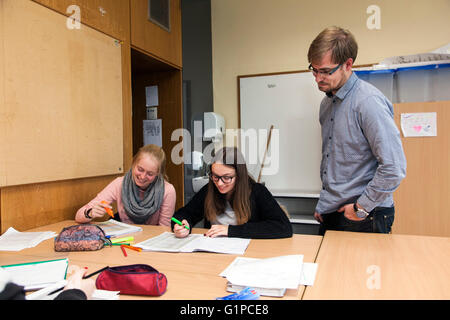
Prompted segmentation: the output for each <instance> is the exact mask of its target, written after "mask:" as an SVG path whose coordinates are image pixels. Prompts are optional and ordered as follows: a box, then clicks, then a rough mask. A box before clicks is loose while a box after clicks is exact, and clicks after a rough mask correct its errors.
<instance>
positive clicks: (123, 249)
mask: <svg viewBox="0 0 450 320" xmlns="http://www.w3.org/2000/svg"><path fill="white" fill-rule="evenodd" d="M120 249H122V253H123V255H124V256H125V257H126V256H127V250H125V247H124V246H123V245H121V246H120Z"/></svg>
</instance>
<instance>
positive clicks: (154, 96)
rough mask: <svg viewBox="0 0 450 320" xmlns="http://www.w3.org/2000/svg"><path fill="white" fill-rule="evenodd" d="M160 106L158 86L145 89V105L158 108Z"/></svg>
mask: <svg viewBox="0 0 450 320" xmlns="http://www.w3.org/2000/svg"><path fill="white" fill-rule="evenodd" d="M158 104H159V102H158V86H148V87H145V105H146V106H147V107H156V106H158Z"/></svg>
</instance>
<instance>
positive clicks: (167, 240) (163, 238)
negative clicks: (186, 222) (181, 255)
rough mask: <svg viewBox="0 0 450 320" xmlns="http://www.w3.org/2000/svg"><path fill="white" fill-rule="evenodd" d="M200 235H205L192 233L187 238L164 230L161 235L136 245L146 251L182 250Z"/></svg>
mask: <svg viewBox="0 0 450 320" xmlns="http://www.w3.org/2000/svg"><path fill="white" fill-rule="evenodd" d="M199 237H203V235H200V234H190V235H189V236H187V237H186V238H177V237H175V235H174V234H173V233H171V232H164V233H162V234H160V235H159V236H156V237H153V238H150V239H148V240H145V241H143V242H140V243H137V244H136V245H135V247H139V248H142V250H146V251H166V252H180V251H181V249H182V248H183V247H187V246H189V245H190V244H191V243H192V242H195V241H196V240H197V239H198V238H199ZM194 247H195V246H194ZM183 252H192V251H183Z"/></svg>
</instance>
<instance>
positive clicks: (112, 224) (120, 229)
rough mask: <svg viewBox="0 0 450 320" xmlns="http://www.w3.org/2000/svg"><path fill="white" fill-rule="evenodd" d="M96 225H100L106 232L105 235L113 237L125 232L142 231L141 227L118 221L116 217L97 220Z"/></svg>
mask: <svg viewBox="0 0 450 320" xmlns="http://www.w3.org/2000/svg"><path fill="white" fill-rule="evenodd" d="M94 224H95V225H97V226H99V227H100V228H101V229H102V230H103V232H105V235H107V236H111V237H118V236H123V235H125V234H130V233H135V232H139V231H142V228H141V227H138V226H136V225H132V224H128V223H123V222H119V221H116V220H114V219H109V220H107V221H102V222H96V223H94Z"/></svg>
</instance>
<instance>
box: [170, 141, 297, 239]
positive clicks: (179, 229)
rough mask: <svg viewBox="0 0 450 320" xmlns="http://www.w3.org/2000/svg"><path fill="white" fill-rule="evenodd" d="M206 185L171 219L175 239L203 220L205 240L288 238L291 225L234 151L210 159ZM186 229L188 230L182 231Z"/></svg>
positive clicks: (235, 149) (184, 234)
mask: <svg viewBox="0 0 450 320" xmlns="http://www.w3.org/2000/svg"><path fill="white" fill-rule="evenodd" d="M209 176H210V181H209V183H208V184H207V185H205V186H204V187H203V188H202V189H201V190H200V191H199V192H198V193H197V194H195V196H194V197H193V198H192V200H191V201H190V202H189V203H188V204H187V205H186V206H184V207H183V208H181V209H179V210H178V211H177V212H175V214H174V217H175V218H176V219H178V220H179V221H181V222H182V223H183V226H180V225H178V224H174V223H173V222H172V229H173V232H174V234H175V236H176V237H179V238H184V237H186V236H188V235H189V233H190V231H191V227H192V226H194V225H195V224H196V223H198V222H199V221H201V220H202V219H204V227H205V228H209V230H208V231H207V232H206V236H208V237H218V236H228V237H239V238H261V239H264V238H265V239H269V238H272V239H273V238H288V237H291V236H292V226H291V223H290V221H289V219H288V217H287V216H286V214H285V213H284V211H283V210H282V209H281V207H280V206H279V204H278V202H277V201H276V200H275V199H274V198H273V196H272V194H271V193H270V192H269V190H267V188H266V187H265V186H263V185H262V184H260V183H256V182H255V181H254V180H253V179H252V178H251V177H250V176H249V175H248V172H247V165H246V163H245V160H244V158H243V156H242V154H241V152H240V151H239V150H238V149H237V148H230V147H227V148H223V149H221V150H219V151H218V152H217V153H216V155H215V157H214V158H213V160H212V162H211V166H210V172H209ZM185 226H187V227H189V230H188V229H187V228H185Z"/></svg>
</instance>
